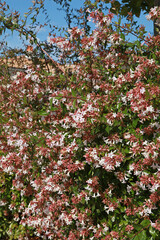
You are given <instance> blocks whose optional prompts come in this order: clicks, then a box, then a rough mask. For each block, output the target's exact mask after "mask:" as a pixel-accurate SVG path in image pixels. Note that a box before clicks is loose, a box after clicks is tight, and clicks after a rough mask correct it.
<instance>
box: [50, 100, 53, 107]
mask: <svg viewBox="0 0 160 240" xmlns="http://www.w3.org/2000/svg"><path fill="white" fill-rule="evenodd" d="M52 104H53V98H51V99H50V107H52Z"/></svg>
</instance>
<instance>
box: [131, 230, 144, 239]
mask: <svg viewBox="0 0 160 240" xmlns="http://www.w3.org/2000/svg"><path fill="white" fill-rule="evenodd" d="M146 239H147V235H146V231H145V230H144V231H142V232H140V233H139V234H138V235H137V236H135V237H134V238H133V240H146Z"/></svg>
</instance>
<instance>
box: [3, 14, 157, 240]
mask: <svg viewBox="0 0 160 240" xmlns="http://www.w3.org/2000/svg"><path fill="white" fill-rule="evenodd" d="M156 11H159V10H158V9H156ZM153 13H154V11H153V10H152V9H151V13H150V14H151V15H152V14H153ZM156 16H157V15H156ZM90 18H91V19H93V22H95V23H96V27H95V29H94V30H93V31H92V32H91V33H90V35H89V36H86V35H85V34H84V33H83V30H79V29H78V28H73V29H71V30H69V34H70V36H69V37H66V38H62V37H60V38H54V39H52V38H51V39H50V41H51V42H53V43H54V44H57V46H58V47H59V48H60V49H61V50H62V55H63V56H68V57H70V56H72V54H73V52H74V53H75V55H77V56H78V61H77V63H76V64H75V65H74V68H73V70H72V74H71V76H70V75H68V73H67V71H66V73H64V75H63V76H62V74H60V73H57V74H55V75H54V76H50V75H47V74H43V73H41V72H40V71H37V70H35V69H29V70H28V72H27V73H17V74H16V75H15V76H14V77H12V78H8V77H5V76H3V77H1V78H0V83H1V84H0V174H1V177H0V186H1V190H0V194H1V201H0V220H1V218H3V219H6V220H3V222H4V224H3V225H5V224H6V226H7V227H6V228H7V230H6V228H4V231H6V232H7V235H8V237H10V239H13V237H14V239H29V237H30V236H32V235H34V236H36V237H40V238H42V239H57V240H58V239H61V240H62V239H63V240H67V239H70V240H71V239H72V240H74V239H75V240H76V239H104V240H107V239H109V240H112V239H126V240H127V239H158V235H159V230H160V219H159V215H158V208H159V200H160V163H159V157H160V154H159V148H160V124H159V120H160V117H159V112H160V109H159V106H160V87H159V73H160V62H159V61H160V59H159V54H158V53H157V48H158V47H159V46H160V36H157V37H156V38H155V37H151V36H148V37H146V39H145V42H144V44H141V42H139V46H140V49H138V47H137V48H135V43H130V44H128V42H127V41H126V40H125V37H126V36H125V34H124V33H123V32H121V31H120V30H119V26H118V27H117V29H114V28H113V27H112V24H111V21H112V18H113V15H112V14H111V13H109V14H108V15H104V14H103V13H102V12H100V11H98V10H96V11H95V12H91V13H90ZM126 34H127V33H126ZM141 35H142V34H141V33H140V36H141ZM141 38H142V36H141ZM64 82H65V83H64ZM1 216H2V217H1ZM5 221H6V222H7V223H6V222H5ZM136 237H137V238H136Z"/></svg>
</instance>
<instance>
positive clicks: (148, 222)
mask: <svg viewBox="0 0 160 240" xmlns="http://www.w3.org/2000/svg"><path fill="white" fill-rule="evenodd" d="M141 225H142V226H143V227H147V226H148V225H150V221H149V220H147V219H145V220H143V221H142V222H141Z"/></svg>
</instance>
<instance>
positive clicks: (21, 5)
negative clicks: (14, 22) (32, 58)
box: [0, 0, 153, 47]
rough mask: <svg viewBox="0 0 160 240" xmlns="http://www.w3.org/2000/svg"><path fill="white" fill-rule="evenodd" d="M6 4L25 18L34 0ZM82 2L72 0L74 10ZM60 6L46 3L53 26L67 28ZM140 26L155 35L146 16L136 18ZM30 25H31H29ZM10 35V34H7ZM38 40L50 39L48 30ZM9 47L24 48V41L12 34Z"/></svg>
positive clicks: (40, 32) (0, 38)
mask: <svg viewBox="0 0 160 240" xmlns="http://www.w3.org/2000/svg"><path fill="white" fill-rule="evenodd" d="M6 3H7V4H8V5H9V6H10V9H11V10H13V11H14V10H17V11H19V12H20V14H21V15H22V16H23V15H24V14H25V12H27V11H28V8H29V7H30V6H32V0H6ZM82 3H83V1H82V0H72V3H71V6H72V7H73V8H79V7H80V6H82ZM57 7H58V5H57V4H56V3H55V2H53V0H46V1H45V8H46V10H47V13H48V15H49V18H50V20H51V22H50V23H51V24H52V25H58V26H60V27H67V25H66V21H65V13H64V12H63V11H58V10H57ZM39 20H40V21H41V22H44V14H40V16H39ZM136 20H137V21H138V24H142V25H144V26H145V27H146V31H147V32H148V33H150V34H151V35H152V34H153V22H152V21H147V20H146V18H145V15H144V14H143V13H142V14H141V16H140V18H136ZM28 24H29V23H28ZM7 34H8V32H7ZM37 36H38V38H39V40H40V41H44V40H46V39H47V37H48V28H47V27H46V28H43V29H41V30H40V31H39V33H38V35H37ZM2 39H3V36H0V40H2ZM6 40H7V43H8V46H10V47H22V46H23V45H22V40H21V39H20V38H19V37H18V34H13V35H12V34H10V36H7V38H6Z"/></svg>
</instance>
